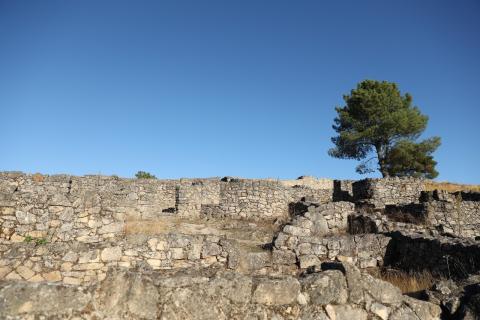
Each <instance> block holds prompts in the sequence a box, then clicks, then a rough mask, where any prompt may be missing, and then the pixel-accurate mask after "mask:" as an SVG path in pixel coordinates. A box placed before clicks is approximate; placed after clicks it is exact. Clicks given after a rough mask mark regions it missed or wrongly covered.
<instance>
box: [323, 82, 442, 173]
mask: <svg viewBox="0 0 480 320" xmlns="http://www.w3.org/2000/svg"><path fill="white" fill-rule="evenodd" d="M343 99H344V100H345V106H343V107H337V108H335V110H336V111H337V117H336V118H335V120H334V125H333V129H334V130H335V131H336V132H337V133H338V136H336V137H333V138H332V142H333V143H334V144H335V147H334V148H332V149H330V150H329V154H330V155H331V156H332V157H336V158H341V159H355V160H359V161H362V162H361V163H360V164H359V165H358V166H357V169H356V170H357V172H359V173H361V174H365V173H369V172H372V171H375V170H376V169H378V170H379V171H380V172H381V173H382V175H383V176H384V177H386V176H390V175H394V176H407V175H408V176H425V177H435V176H437V175H438V172H437V171H435V164H436V162H435V161H434V160H433V157H432V153H433V152H434V151H435V149H436V148H437V147H438V146H439V145H440V138H438V137H434V138H432V139H428V140H425V141H423V142H420V143H416V142H415V141H416V140H417V139H418V138H419V136H420V134H421V133H422V132H423V131H424V130H425V128H426V126H427V122H428V117H427V116H425V115H423V114H421V112H420V110H419V109H418V108H417V107H416V106H413V105H412V97H411V96H410V95H409V94H408V93H406V94H405V95H402V94H401V93H400V91H399V89H398V87H397V85H396V84H395V83H391V82H387V81H376V80H364V81H362V82H360V83H359V84H358V85H357V88H356V89H353V90H352V91H351V92H350V95H345V96H344V97H343ZM372 160H376V162H377V165H378V166H377V167H375V166H373V167H372V162H371V161H372Z"/></svg>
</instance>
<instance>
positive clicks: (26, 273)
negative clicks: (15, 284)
mask: <svg viewBox="0 0 480 320" xmlns="http://www.w3.org/2000/svg"><path fill="white" fill-rule="evenodd" d="M16 271H17V273H18V274H19V275H20V276H21V277H22V278H23V279H25V280H28V279H30V278H31V277H33V276H34V275H35V272H33V271H32V270H31V269H30V268H27V267H25V266H19V267H18V268H17V269H16Z"/></svg>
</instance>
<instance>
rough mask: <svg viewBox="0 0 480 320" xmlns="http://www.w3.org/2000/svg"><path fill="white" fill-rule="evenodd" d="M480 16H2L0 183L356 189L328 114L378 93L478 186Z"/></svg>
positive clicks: (365, 10) (70, 6) (208, 9)
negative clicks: (329, 184) (13, 179)
mask: <svg viewBox="0 0 480 320" xmlns="http://www.w3.org/2000/svg"><path fill="white" fill-rule="evenodd" d="M479 17H480V2H479V1H477V0H472V1H467V0H464V1H453V0H452V1H439V0H431V1H417V0H415V1H384V0H382V1H357V0H352V1H282V0H275V1H273V0H272V1H263V0H262V1H259V0H241V1H224V0H219V1H208V0H205V1H196V0H195V1H181V0H179V1H177V0H172V1H133V0H132V1H119V0H115V1H102V0H95V1H93V0H92V1H88V0H83V1H64V0H62V1H48V0H42V1H33V0H32V1H21V0H18V1H15V0H0V118H1V125H0V134H1V138H0V150H1V154H0V170H21V171H25V172H32V173H33V172H42V173H71V174H78V175H82V174H89V173H93V174H96V173H99V172H100V173H102V174H117V175H119V176H125V177H129V176H132V175H133V174H134V173H135V172H136V171H138V170H145V171H149V172H152V173H154V174H156V175H157V176H158V177H162V178H178V177H206V176H224V175H231V176H244V177H279V178H296V177H297V176H299V175H315V176H320V177H332V178H359V177H360V176H359V175H357V174H356V173H355V171H354V167H355V164H356V162H354V161H347V160H338V159H333V158H330V157H329V156H328V155H327V150H328V149H329V148H330V147H331V146H332V145H331V142H330V137H332V136H333V135H334V132H333V130H332V128H331V125H332V122H333V118H334V117H335V111H334V107H335V106H336V105H340V104H342V102H343V101H342V95H343V94H345V93H348V92H349V90H350V89H352V88H353V87H354V86H355V85H356V83H357V82H359V81H361V80H363V79H378V80H389V81H395V82H397V83H399V85H400V88H401V89H402V91H406V92H410V93H411V94H412V95H413V98H414V102H415V104H416V105H418V106H419V107H420V108H421V110H422V111H423V112H424V113H425V114H427V115H429V116H430V122H429V127H428V129H427V131H426V132H425V134H424V137H428V136H431V135H439V136H441V137H442V139H443V144H442V146H441V147H440V148H439V150H438V151H437V152H436V154H435V158H436V159H437V160H438V163H439V164H438V170H439V171H440V176H439V177H438V180H450V181H457V182H464V183H480V170H479V166H480V143H479V138H480V129H479V127H480V105H479V101H480V100H479V98H478V92H479V90H480V18H479Z"/></svg>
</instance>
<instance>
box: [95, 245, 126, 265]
mask: <svg viewBox="0 0 480 320" xmlns="http://www.w3.org/2000/svg"><path fill="white" fill-rule="evenodd" d="M100 257H101V259H102V261H118V260H120V258H121V257H122V248H121V247H118V246H117V247H109V248H105V249H103V250H102V253H101V254H100Z"/></svg>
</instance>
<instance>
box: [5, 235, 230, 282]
mask: <svg viewBox="0 0 480 320" xmlns="http://www.w3.org/2000/svg"><path fill="white" fill-rule="evenodd" d="M229 251H230V246H229V242H228V241H227V240H225V239H223V238H220V237H218V236H213V235H196V236H192V235H183V234H176V233H171V234H166V235H156V236H150V237H144V238H141V239H139V240H138V239H137V240H136V241H133V242H132V241H128V240H126V239H122V240H118V241H115V242H102V243H92V244H85V243H81V242H62V243H45V244H41V243H38V242H36V241H35V240H32V241H29V242H22V243H16V244H11V245H8V246H7V245H0V257H1V258H0V279H2V278H4V279H6V280H26V281H30V282H40V281H50V282H63V283H65V284H90V283H95V282H97V281H101V280H103V279H104V278H105V273H106V271H107V270H108V269H109V268H112V267H122V268H127V269H133V270H139V269H142V270H160V269H172V268H173V269H183V268H193V267H200V266H202V267H205V266H210V265H212V264H220V265H223V266H227V260H228V258H229Z"/></svg>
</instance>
